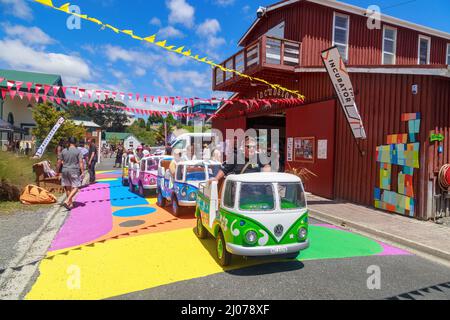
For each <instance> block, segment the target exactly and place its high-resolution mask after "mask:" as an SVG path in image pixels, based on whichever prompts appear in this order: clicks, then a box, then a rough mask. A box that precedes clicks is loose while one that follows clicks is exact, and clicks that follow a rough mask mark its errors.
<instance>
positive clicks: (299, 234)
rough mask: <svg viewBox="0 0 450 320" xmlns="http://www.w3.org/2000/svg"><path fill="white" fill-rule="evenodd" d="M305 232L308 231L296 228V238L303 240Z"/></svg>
mask: <svg viewBox="0 0 450 320" xmlns="http://www.w3.org/2000/svg"><path fill="white" fill-rule="evenodd" d="M307 234H308V231H306V229H305V228H300V229H299V230H298V238H299V239H300V240H304V239H305V238H306V236H307Z"/></svg>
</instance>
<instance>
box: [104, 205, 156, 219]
mask: <svg viewBox="0 0 450 320" xmlns="http://www.w3.org/2000/svg"><path fill="white" fill-rule="evenodd" d="M155 211H156V209H155V208H150V207H137V208H127V209H122V210H118V211H116V212H114V213H113V216H115V217H121V218H128V217H139V216H146V215H148V214H151V213H153V212H155Z"/></svg>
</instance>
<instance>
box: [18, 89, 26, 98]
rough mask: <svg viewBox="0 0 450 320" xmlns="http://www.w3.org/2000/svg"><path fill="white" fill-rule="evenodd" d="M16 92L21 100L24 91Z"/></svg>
mask: <svg viewBox="0 0 450 320" xmlns="http://www.w3.org/2000/svg"><path fill="white" fill-rule="evenodd" d="M17 94H18V95H19V97H20V100H23V96H24V94H25V93H24V92H23V91H17Z"/></svg>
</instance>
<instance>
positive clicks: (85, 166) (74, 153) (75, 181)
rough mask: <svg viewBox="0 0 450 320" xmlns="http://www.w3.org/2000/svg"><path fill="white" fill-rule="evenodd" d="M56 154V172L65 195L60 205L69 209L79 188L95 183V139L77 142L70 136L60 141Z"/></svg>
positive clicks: (96, 157) (96, 153) (96, 155)
mask: <svg viewBox="0 0 450 320" xmlns="http://www.w3.org/2000/svg"><path fill="white" fill-rule="evenodd" d="M56 154H57V156H58V167H57V172H58V173H59V174H60V175H61V185H62V186H63V187H64V189H65V191H66V195H67V199H66V200H65V201H64V202H63V203H62V205H63V206H64V207H65V208H66V209H68V210H70V209H72V208H73V206H74V205H73V199H74V198H75V196H76V194H77V193H78V191H79V190H80V188H81V187H84V186H86V185H89V184H93V183H95V166H96V165H97V161H98V149H97V146H96V143H95V139H92V140H91V141H90V142H88V143H84V142H82V143H78V142H77V139H76V138H74V137H71V138H69V139H68V140H67V141H65V140H61V141H60V143H59V144H58V146H57V148H56Z"/></svg>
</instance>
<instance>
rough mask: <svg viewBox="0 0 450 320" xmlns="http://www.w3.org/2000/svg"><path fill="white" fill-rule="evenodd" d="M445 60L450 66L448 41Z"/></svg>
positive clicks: (449, 44)
mask: <svg viewBox="0 0 450 320" xmlns="http://www.w3.org/2000/svg"><path fill="white" fill-rule="evenodd" d="M445 60H446V61H445V62H446V63H447V65H449V66H450V42H449V43H447V55H446V59H445Z"/></svg>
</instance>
